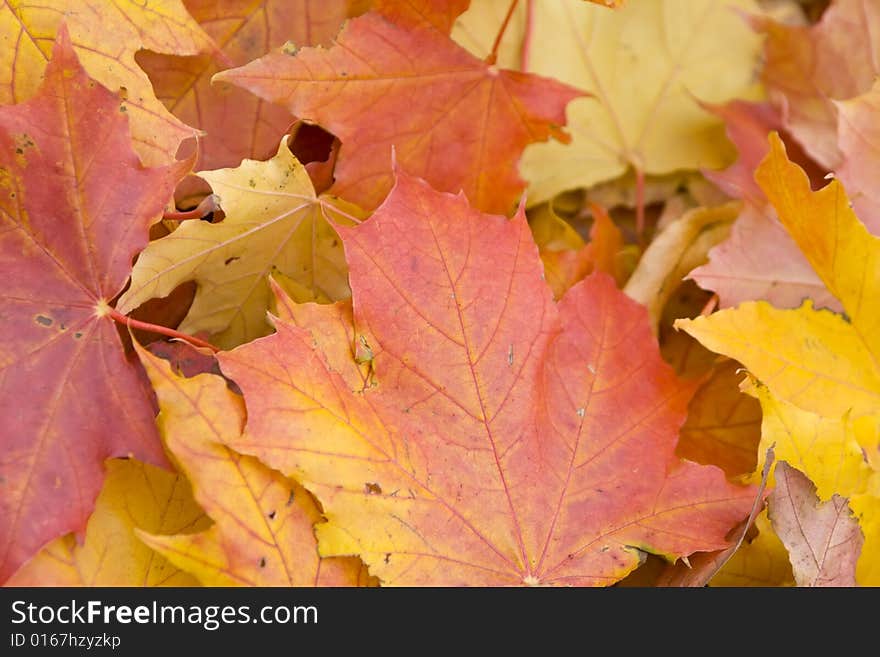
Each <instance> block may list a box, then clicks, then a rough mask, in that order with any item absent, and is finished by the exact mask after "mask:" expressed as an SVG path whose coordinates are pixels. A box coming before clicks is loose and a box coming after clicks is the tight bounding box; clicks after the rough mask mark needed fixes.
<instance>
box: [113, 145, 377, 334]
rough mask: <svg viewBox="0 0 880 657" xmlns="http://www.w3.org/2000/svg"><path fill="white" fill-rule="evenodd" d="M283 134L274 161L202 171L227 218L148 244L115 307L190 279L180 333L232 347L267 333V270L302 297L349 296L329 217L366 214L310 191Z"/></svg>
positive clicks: (343, 219) (354, 218)
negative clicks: (192, 292)
mask: <svg viewBox="0 0 880 657" xmlns="http://www.w3.org/2000/svg"><path fill="white" fill-rule="evenodd" d="M286 141H287V137H284V138H283V139H282V141H281V143H280V145H279V148H278V153H277V155H275V157H273V158H272V159H271V160H267V161H265V162H260V161H256V160H243V161H242V163H241V165H240V166H239V167H237V168H235V169H218V170H216V171H202V172H200V173H199V174H198V175H199V176H201V177H202V178H204V179H205V180H207V181H208V183H210V185H211V187H212V188H213V190H214V192H215V193H216V194H218V195H219V197H220V204H221V206H222V208H223V210H224V212H225V213H226V218H225V219H224V220H223V221H222V222H220V223H217V224H211V223H207V222H202V221H189V222H184V223H182V224H181V225H180V226H179V227H178V228H177V230H175V231H174V232H172V233H171V234H170V235H168V236H166V237H164V238H162V239H160V240H157V241H155V242H153V243H151V244H150V245H149V246H148V247H147V248H146V249H145V250H144V251H143V252H142V253H141V254H140V256H139V258H138V261H137V264H136V265H135V267H134V270H133V271H132V277H131V287H130V288H129V289H128V291H127V292H126V293H125V294H124V295H123V296H122V298H121V299H120V300H119V310H120V312H122V313H128V312H130V311H131V310H133V309H134V308H136V307H137V306H139V305H140V304H142V303H143V302H145V301H147V300H149V299H151V298H154V297H164V296H167V295H168V294H169V293H170V292H171V291H172V290H173V289H174V288H175V287H177V286H178V285H179V284H180V283H183V282H184V281H188V280H194V281H196V283H197V284H198V291H197V293H196V297H195V300H194V301H193V305H192V307H191V308H190V311H189V314H188V315H187V316H186V318H185V319H184V321H183V323H182V324H181V325H180V330H181V331H184V332H186V333H191V334H192V333H197V332H199V331H207V332H208V333H211V334H214V336H215V337H214V338H213V340H214V342H215V343H216V344H217V345H219V346H221V347H224V348H231V347H234V346H236V345H238V344H241V343H243V342H247V341H248V340H252V339H254V338H257V337H260V336H262V335H265V334H267V333H269V332H270V328H269V325H268V324H267V323H266V310H267V309H268V308H269V307H270V296H271V295H270V293H269V285H268V282H267V275H268V274H272V273H276V274H277V273H280V274H283V276H280V277H278V279H279V280H281V281H284V282H286V283H287V285H285V289H286V290H287V292H288V293H290V294H292V295H293V296H294V297H295V298H296V300H297V301H301V302H305V301H319V302H326V301H333V300H338V299H342V298H346V297H347V296H348V295H349V294H350V291H349V289H348V279H347V275H348V269H347V267H346V265H345V256H344V254H343V252H342V245H341V243H340V242H339V239H338V237H337V236H336V232H335V230H334V229H333V228H332V227H331V226H330V224H329V223H328V220H332V221H333V222H334V223H336V224H341V225H352V224H354V223H357V222H358V221H359V220H360V219H361V218H362V217H363V213H362V212H361V211H360V210H359V209H358V208H356V207H355V206H353V205H351V204H348V203H345V202H343V201H341V200H338V199H335V198H332V197H328V196H323V195H321V196H318V195H317V194H315V189H314V187H313V186H312V182H311V180H310V179H309V175H308V173H307V172H306V170H305V167H303V165H302V164H300V163H299V161H298V160H297V159H296V158H295V157H294V156H293V154H292V153H291V152H290V149H288V147H287V144H286Z"/></svg>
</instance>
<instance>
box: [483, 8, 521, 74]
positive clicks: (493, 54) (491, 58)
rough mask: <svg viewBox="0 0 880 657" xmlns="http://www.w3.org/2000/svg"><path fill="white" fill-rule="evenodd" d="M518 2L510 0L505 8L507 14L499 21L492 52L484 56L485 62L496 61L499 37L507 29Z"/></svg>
mask: <svg viewBox="0 0 880 657" xmlns="http://www.w3.org/2000/svg"><path fill="white" fill-rule="evenodd" d="M518 4H519V0H512V2H511V3H510V7H509V8H508V10H507V15H506V16H505V17H504V22H503V23H501V27H500V28H499V30H498V35H497V36H496V37H495V43H493V44H492V52H490V53H489V56H488V57H486V63H487V64H490V65H493V64H495V62H496V61H498V48H499V47H500V46H501V39H503V38H504V33H505V32H506V31H507V26H508V24H510V19H511V18H512V17H513V12H514V11H515V10H516V6H517V5H518Z"/></svg>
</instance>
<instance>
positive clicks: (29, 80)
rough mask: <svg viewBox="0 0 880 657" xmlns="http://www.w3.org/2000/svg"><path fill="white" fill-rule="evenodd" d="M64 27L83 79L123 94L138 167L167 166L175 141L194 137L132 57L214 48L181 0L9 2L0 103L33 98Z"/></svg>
mask: <svg viewBox="0 0 880 657" xmlns="http://www.w3.org/2000/svg"><path fill="white" fill-rule="evenodd" d="M62 21H63V22H64V23H65V24H66V25H67V28H68V30H69V32H70V38H71V41H72V42H73V47H74V50H76V54H77V57H78V58H79V60H80V61H81V62H82V65H83V67H84V68H85V69H86V71H88V73H89V75H90V76H92V77H93V78H95V79H96V80H97V81H98V82H100V83H101V84H103V85H104V86H106V87H107V88H109V89H110V90H111V91H117V90H120V89H121V90H122V93H123V98H124V99H125V105H124V110H125V111H127V112H128V114H129V116H130V117H131V130H132V138H133V140H134V146H135V149H136V150H137V152H138V154H139V155H140V156H141V159H142V160H143V161H144V164H146V165H148V166H154V165H161V164H167V163H168V161H170V160H173V159H174V157H175V154H176V153H177V148H178V146H179V145H180V142H181V141H182V140H184V139H186V138H188V137H193V136H195V134H196V130H194V129H193V128H190V127H189V126H187V125H185V124H184V123H182V122H181V121H179V120H178V119H177V118H175V117H174V116H173V115H172V114H171V113H170V112H169V111H168V110H166V109H165V107H164V105H162V103H161V102H160V101H159V100H158V99H157V98H156V96H155V94H154V93H153V87H152V85H151V84H150V80H149V78H148V77H147V75H146V73H144V72H143V71H142V70H141V69H140V67H139V66H138V65H137V62H136V61H135V55H136V54H137V52H138V51H139V50H141V49H144V50H151V51H154V52H160V53H167V54H173V55H196V54H198V53H200V52H208V51H212V50H214V49H215V46H214V44H213V42H212V41H211V38H210V37H209V36H208V35H207V34H205V32H204V31H203V30H202V29H201V28H200V27H199V25H198V23H196V22H195V21H194V20H193V19H192V17H191V16H190V15H189V14H188V13H187V11H186V9H185V8H184V6H183V4H182V3H181V1H180V0H171V1H167V0H166V1H163V2H157V1H156V0H149V1H144V0H140V1H137V0H116V1H115V2H103V1H101V0H46V1H45V2H39V3H30V2H22V1H21V0H10V1H8V2H5V3H3V5H2V6H0V43H3V44H4V47H3V49H2V51H0V76H2V77H0V103H3V104H8V103H20V102H22V101H24V100H26V99H28V98H30V97H31V96H32V95H33V94H34V93H35V92H36V90H37V87H38V86H39V84H40V81H41V79H42V77H43V71H44V70H45V68H46V63H47V62H48V60H49V57H50V55H51V50H52V44H53V42H54V40H55V34H56V32H57V31H58V27H59V25H60V24H61V22H62ZM6 44H15V46H14V47H7V45H6Z"/></svg>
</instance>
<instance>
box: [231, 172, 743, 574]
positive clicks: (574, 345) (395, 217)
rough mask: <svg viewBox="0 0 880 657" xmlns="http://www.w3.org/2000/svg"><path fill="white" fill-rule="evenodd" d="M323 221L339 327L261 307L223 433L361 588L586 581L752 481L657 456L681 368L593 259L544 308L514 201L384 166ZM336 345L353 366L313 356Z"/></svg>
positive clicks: (672, 431) (322, 311) (680, 398)
mask: <svg viewBox="0 0 880 657" xmlns="http://www.w3.org/2000/svg"><path fill="white" fill-rule="evenodd" d="M341 235H342V238H343V242H344V245H345V249H346V256H347V259H348V263H349V267H350V280H351V284H352V290H353V301H354V314H353V321H354V324H353V332H354V334H355V335H354V338H355V339H354V345H352V344H351V343H350V342H349V343H341V342H340V341H334V342H332V343H328V342H327V341H326V340H324V339H323V337H322V335H323V334H322V333H321V332H320V331H318V332H314V333H313V332H312V331H309V330H307V329H305V328H303V327H301V326H296V325H294V324H292V323H291V322H289V321H288V320H285V319H282V318H278V319H276V320H275V325H276V333H275V334H274V335H271V336H268V337H265V338H262V339H259V340H256V341H254V342H251V343H249V344H247V345H243V346H241V347H239V348H237V349H235V350H234V351H232V352H230V353H224V354H220V361H221V367H222V369H223V371H224V373H226V374H227V375H229V376H230V377H231V378H232V379H233V380H234V381H235V382H236V383H237V384H238V385H239V386H240V387H241V389H242V390H243V392H244V395H245V402H246V404H247V413H248V420H247V425H246V430H245V433H244V434H243V436H242V438H241V439H240V440H237V441H235V442H233V443H232V447H233V448H235V449H237V450H240V451H243V452H245V453H249V454H254V455H256V456H258V457H259V458H260V459H261V460H263V461H264V462H266V463H268V464H270V465H272V466H273V467H276V468H278V469H279V470H281V471H282V472H285V473H287V474H290V475H293V476H295V477H296V478H297V479H298V480H300V481H302V482H303V484H304V485H305V486H306V487H307V488H308V489H309V490H311V491H312V492H314V493H315V494H316V496H317V497H318V498H319V499H320V500H321V503H322V506H323V508H324V511H325V514H326V516H327V518H328V521H329V522H328V523H327V524H325V525H320V526H319V528H318V535H319V543H320V550H321V554H323V555H326V556H333V555H351V554H358V555H361V557H362V558H363V559H364V561H365V562H366V563H367V564H368V565H369V567H370V570H371V572H372V573H373V574H375V575H376V576H377V577H379V579H380V580H381V581H382V583H383V584H397V585H405V584H415V585H423V584H446V585H465V584H468V585H475V584H476V585H479V584H484V585H498V584H513V585H518V584H580V585H584V584H590V585H601V584H610V583H613V582H614V581H616V580H618V579H620V578H622V577H623V576H624V575H626V574H627V573H628V572H629V571H630V570H632V569H633V568H634V567H635V566H636V565H638V563H639V561H640V557H639V554H640V551H642V550H646V551H651V552H655V553H658V554H662V555H664V556H667V557H669V558H674V557H675V556H680V555H684V554H689V553H691V552H693V551H694V550H710V549H719V548H721V547H724V546H726V541H725V538H724V537H725V534H726V533H727V531H728V530H729V529H731V527H733V526H734V525H735V524H736V523H737V522H739V521H740V520H742V519H743V518H744V517H745V516H746V515H748V511H749V509H750V508H751V506H752V503H753V501H754V497H755V491H754V490H753V489H750V488H744V487H740V486H735V485H732V484H729V483H727V482H726V481H725V480H724V476H723V473H722V472H721V471H720V470H718V469H716V468H714V467H706V466H698V465H696V464H693V463H689V462H685V461H681V460H679V459H678V458H677V457H675V455H674V449H675V442H676V436H677V432H678V428H679V427H680V425H681V423H682V421H683V419H684V411H685V408H686V404H687V401H688V399H689V397H690V395H691V393H692V390H693V386H692V385H690V384H685V383H682V382H680V381H678V380H677V379H676V378H675V376H674V375H673V373H672V372H671V370H670V368H669V367H668V366H667V365H665V364H664V363H663V362H662V361H661V359H660V358H659V354H658V353H657V350H656V343H655V342H654V339H653V338H652V336H651V333H650V328H649V326H648V324H647V318H646V315H645V311H644V309H642V308H641V307H639V306H638V305H637V304H635V303H633V302H632V301H630V300H628V299H626V297H625V296H624V295H622V293H621V292H620V291H618V290H617V289H616V287H615V286H614V284H613V282H612V281H611V279H610V278H609V277H607V276H606V275H604V274H593V275H592V276H590V277H589V278H587V279H586V280H585V281H583V282H582V283H580V284H578V285H576V286H575V287H573V288H572V289H571V290H569V292H568V293H567V294H566V295H565V297H563V299H562V300H561V301H560V303H559V305H558V306H557V305H556V304H554V303H553V301H552V299H551V295H550V290H549V289H548V288H547V286H546V283H545V282H544V281H543V280H542V277H541V262H540V259H539V257H538V254H537V249H536V248H535V245H534V242H533V241H532V239H531V236H530V233H529V230H528V226H527V224H526V222H525V218H524V216H523V215H522V214H521V213H520V214H519V215H518V216H517V217H516V218H514V219H513V220H510V221H508V220H506V219H504V218H503V217H498V216H490V215H483V214H480V213H479V212H477V211H475V210H473V209H471V208H470V207H468V205H467V202H466V200H465V198H464V197H463V196H461V195H459V196H457V197H456V196H451V195H448V194H442V193H438V192H436V191H434V190H432V189H431V188H430V187H428V186H427V184H426V183H424V182H422V181H419V180H417V179H414V178H410V177H408V176H406V175H404V174H402V173H399V174H398V178H397V183H396V186H395V188H394V190H393V191H392V193H391V195H390V196H389V199H388V200H387V201H386V202H385V203H384V204H383V205H382V206H381V207H380V208H379V209H378V210H377V211H376V213H375V214H374V215H373V217H372V218H371V219H370V220H369V221H367V222H365V223H364V224H362V225H360V226H357V227H355V228H346V229H343V230H342V232H341ZM281 306H282V307H284V304H281ZM310 312H311V314H312V315H313V322H312V323H313V324H314V325H317V326H332V325H334V324H335V325H336V326H338V325H339V321H340V319H341V317H343V316H344V315H341V314H340V308H338V307H332V306H331V307H323V306H322V307H314V308H312V310H311V311H310ZM315 315H317V316H320V315H323V316H324V319H323V321H314V316H315ZM325 350H327V351H326V352H325ZM353 350H354V353H355V354H356V359H357V360H361V361H364V360H367V359H368V360H369V361H370V362H369V364H370V366H371V370H372V375H371V377H370V378H368V379H367V380H366V382H365V381H364V379H363V378H362V377H361V376H359V373H358V372H357V371H355V370H353V369H352V366H351V365H349V366H348V367H347V368H342V367H338V366H334V365H333V363H339V362H343V363H344V362H348V363H352V362H353V361H354V360H355V359H353V357H352V351H353Z"/></svg>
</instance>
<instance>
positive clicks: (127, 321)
mask: <svg viewBox="0 0 880 657" xmlns="http://www.w3.org/2000/svg"><path fill="white" fill-rule="evenodd" d="M108 308H109V306H108ZM107 315H109V316H110V319H112V320H113V321H114V322H116V323H117V324H122V325H123V326H127V327H129V328H136V329H141V330H142V331H150V332H151V333H158V334H159V335H167V336H168V337H170V338H178V339H180V340H184V341H185V342H188V343H190V344H191V345H193V346H195V347H205V348H208V349H210V350H211V351H213V352H214V353H215V354H216V353H217V352H219V351H220V349H219V348H217V347H215V346H214V345H212V344H211V343H210V342H206V341H205V340H202V339H201V338H196V337H193V336H192V335H187V334H186V333H181V332H180V331H176V330H174V329H172V328H168V327H167V326H160V325H159V324H151V323H150V322H142V321H141V320H139V319H132V318H131V317H128V316H127V315H123V314H122V313H121V312H119V311H118V310H116V308H109V312H107Z"/></svg>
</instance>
